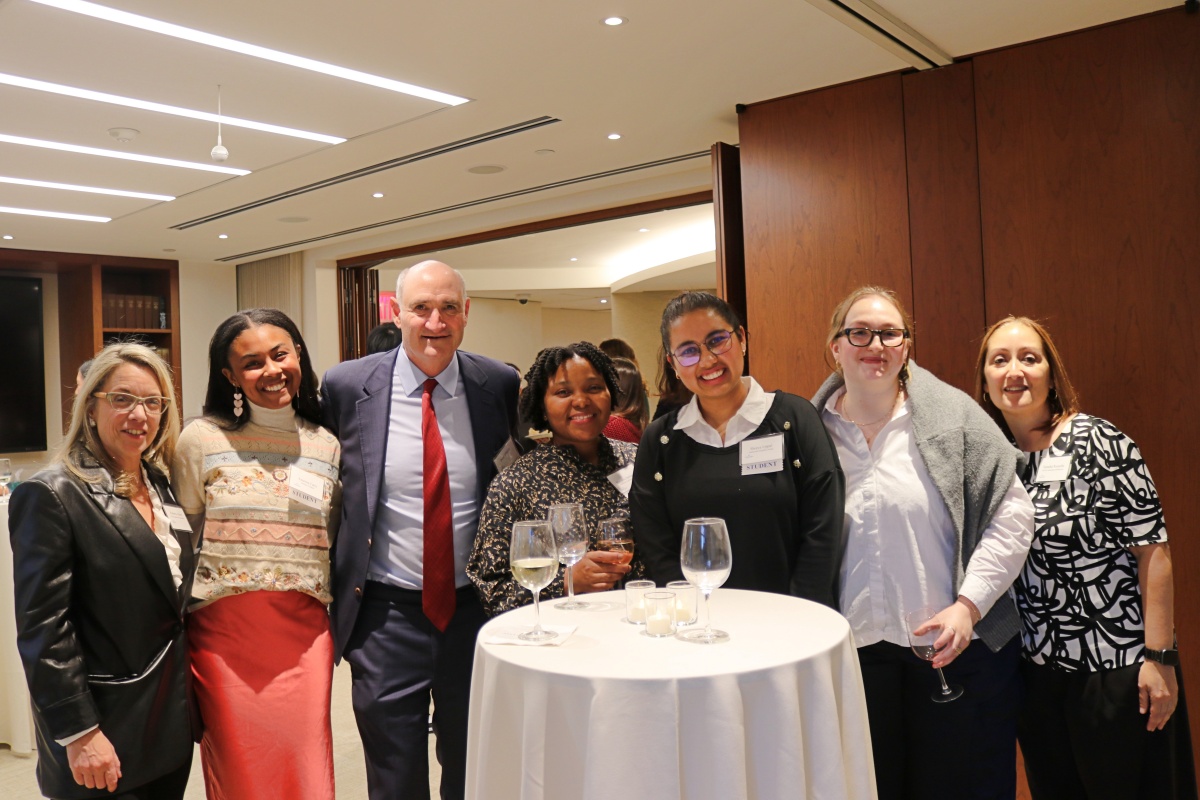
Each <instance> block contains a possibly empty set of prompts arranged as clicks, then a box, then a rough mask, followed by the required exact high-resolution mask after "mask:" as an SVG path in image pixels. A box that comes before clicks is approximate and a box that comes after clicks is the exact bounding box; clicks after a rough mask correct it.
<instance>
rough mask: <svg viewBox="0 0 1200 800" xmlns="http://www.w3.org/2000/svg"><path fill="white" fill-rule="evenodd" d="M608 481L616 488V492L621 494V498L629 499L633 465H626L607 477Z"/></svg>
mask: <svg viewBox="0 0 1200 800" xmlns="http://www.w3.org/2000/svg"><path fill="white" fill-rule="evenodd" d="M608 481H609V483H611V484H612V485H613V486H615V487H617V491H618V492H620V493H621V496H622V497H629V490H630V488H632V487H633V464H626V465H625V466H623V467H621V468H620V469H619V470H617V471H616V472H614V473H613V474H611V475H609V476H608Z"/></svg>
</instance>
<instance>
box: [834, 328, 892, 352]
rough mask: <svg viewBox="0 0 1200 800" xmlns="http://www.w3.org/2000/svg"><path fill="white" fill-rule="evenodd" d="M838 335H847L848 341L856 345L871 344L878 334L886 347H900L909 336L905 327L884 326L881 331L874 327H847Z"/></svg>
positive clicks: (881, 342)
mask: <svg viewBox="0 0 1200 800" xmlns="http://www.w3.org/2000/svg"><path fill="white" fill-rule="evenodd" d="M838 336H839V337H841V336H845V337H846V341H848V342H850V344H852V345H854V346H855V347H868V346H870V344H871V340H872V339H874V338H875V337H876V336H878V337H879V343H880V344H881V345H883V346H884V347H899V346H900V345H902V344H904V340H905V339H907V338H908V331H906V330H904V329H903V328H884V329H883V330H881V331H877V330H875V329H874V328H846V329H845V330H843V331H842V332H841V333H839V334H838Z"/></svg>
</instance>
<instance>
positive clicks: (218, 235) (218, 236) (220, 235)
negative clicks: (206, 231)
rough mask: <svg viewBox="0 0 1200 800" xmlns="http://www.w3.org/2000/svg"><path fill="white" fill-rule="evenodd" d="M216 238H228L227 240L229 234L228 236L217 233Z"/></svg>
mask: <svg viewBox="0 0 1200 800" xmlns="http://www.w3.org/2000/svg"><path fill="white" fill-rule="evenodd" d="M217 238H218V239H228V238H229V234H228V233H218V234H217Z"/></svg>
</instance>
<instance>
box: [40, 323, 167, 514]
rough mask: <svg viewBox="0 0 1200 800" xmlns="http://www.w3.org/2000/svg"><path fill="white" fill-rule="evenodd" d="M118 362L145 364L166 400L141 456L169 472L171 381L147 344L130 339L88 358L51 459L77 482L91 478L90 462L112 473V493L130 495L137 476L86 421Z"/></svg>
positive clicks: (159, 359) (122, 363)
mask: <svg viewBox="0 0 1200 800" xmlns="http://www.w3.org/2000/svg"><path fill="white" fill-rule="evenodd" d="M124 364H133V365H135V366H139V367H145V368H146V369H148V370H150V372H152V373H153V374H154V377H155V378H156V379H157V380H158V387H159V392H161V393H162V396H163V397H167V398H169V399H170V402H169V403H168V404H167V407H166V408H165V409H164V410H163V413H162V416H161V417H159V423H158V433H157V435H155V437H154V441H152V442H150V446H149V447H147V448H146V450H145V452H144V453H142V460H144V461H146V462H148V463H150V464H151V465H152V466H154V467H155V468H157V469H159V470H161V471H162V472H163V474H170V473H169V465H170V463H171V456H172V455H173V454H174V452H175V440H176V439H178V438H179V427H180V425H179V409H178V407H177V405H178V404H177V403H176V402H175V387H174V384H173V383H172V381H171V368H170V367H169V366H167V364H166V362H165V361H163V360H162V358H160V357H159V356H158V354H157V353H155V352H154V351H153V350H151V349H150V348H149V347H147V346H146V345H144V344H137V343H135V342H116V343H114V344H110V345H108V346H107V347H105V348H104V349H103V350H101V351H100V352H99V353H97V354H96V357H95V358H93V359H92V363H91V366H90V367H89V368H88V373H87V375H86V376H85V377H84V379H83V385H82V386H81V387H80V389H79V393H78V394H77V395H75V402H74V403H73V404H72V405H71V421H70V423H69V424H68V425H67V434H66V436H65V437H64V438H63V441H62V444H60V445H59V446H58V448H57V449H56V450H55V452H54V456H53V458H52V459H51V463H54V464H62V465H63V466H64V467H66V468H67V469H68V470H69V471H70V472H71V473H72V474H73V475H75V476H76V477H78V478H79V479H80V480H82V481H86V482H89V483H90V482H95V478H94V477H92V476H91V475H90V474H89V472H88V471H87V470H88V465H87V462H88V461H91V460H95V461H98V462H100V465H101V466H103V467H104V468H105V469H107V470H108V472H109V473H110V474H111V475H112V477H113V483H114V484H115V486H116V493H117V494H118V495H120V496H122V497H129V496H131V495H132V494H133V491H134V489H135V488H136V486H137V484H138V483H140V481H141V476H140V475H129V474H128V473H126V472H124V471H123V470H122V469H121V467H120V466H119V465H118V464H117V462H116V459H114V458H113V457H112V455H111V454H110V453H109V452H108V451H107V450H106V449H105V448H104V444H103V442H101V441H100V436H99V434H98V433H97V432H96V429H95V428H93V427H92V426H91V425H89V424H88V420H89V418H90V416H91V412H92V410H93V409H94V408H95V407H96V403H98V402H100V399H99V398H97V397H95V396H94V395H95V393H96V392H98V391H100V390H101V387H102V386H104V384H105V383H107V381H108V379H109V377H110V376H111V375H112V374H113V372H115V371H116V370H117V369H118V368H120V367H121V366H122V365H124Z"/></svg>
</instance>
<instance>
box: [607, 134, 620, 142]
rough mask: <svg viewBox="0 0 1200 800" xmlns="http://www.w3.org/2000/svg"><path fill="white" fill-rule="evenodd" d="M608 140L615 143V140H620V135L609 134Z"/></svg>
mask: <svg viewBox="0 0 1200 800" xmlns="http://www.w3.org/2000/svg"><path fill="white" fill-rule="evenodd" d="M608 138H610V139H612V140H613V141H616V140H617V139H620V138H621V134H619V133H610V134H609V135H608Z"/></svg>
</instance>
